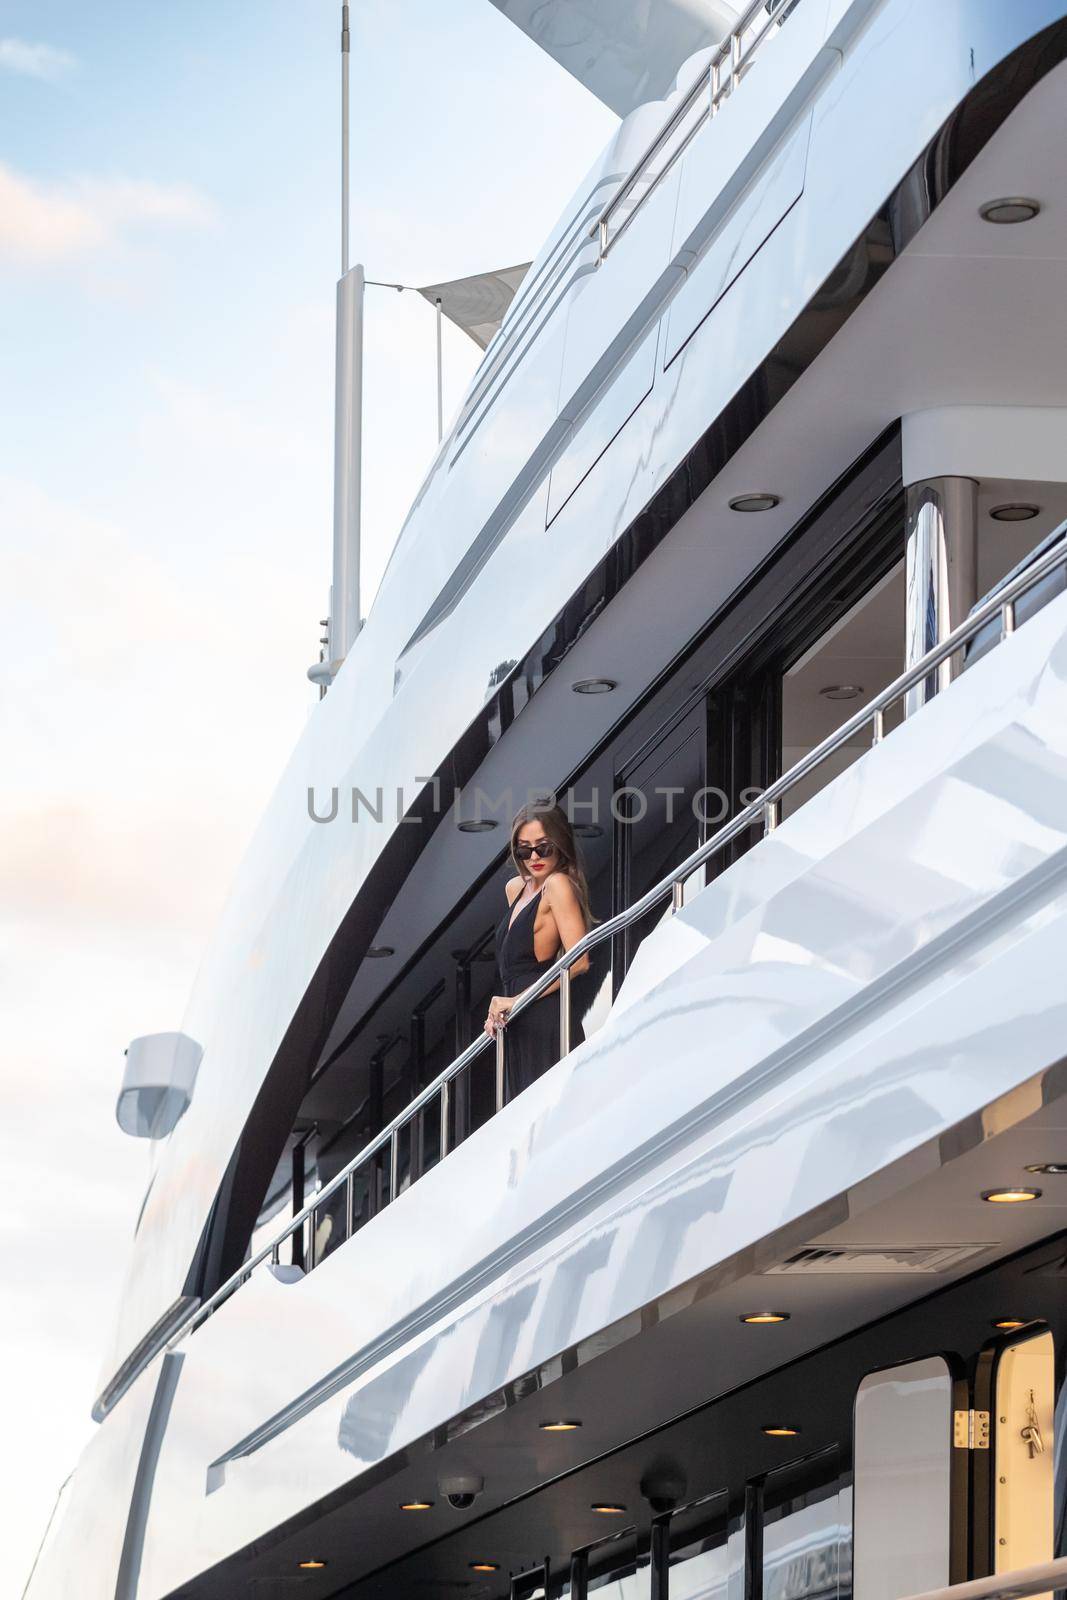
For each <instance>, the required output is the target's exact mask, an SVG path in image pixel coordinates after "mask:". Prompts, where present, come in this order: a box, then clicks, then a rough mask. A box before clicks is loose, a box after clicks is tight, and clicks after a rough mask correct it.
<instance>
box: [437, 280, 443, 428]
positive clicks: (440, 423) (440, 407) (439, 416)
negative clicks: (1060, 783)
mask: <svg viewBox="0 0 1067 1600" xmlns="http://www.w3.org/2000/svg"><path fill="white" fill-rule="evenodd" d="M436 304H437V442H438V444H440V443H441V440H442V439H443V438H444V436H445V407H444V393H443V390H442V387H441V296H440V295H438V297H437V301H436Z"/></svg>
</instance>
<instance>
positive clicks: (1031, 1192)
mask: <svg viewBox="0 0 1067 1600" xmlns="http://www.w3.org/2000/svg"><path fill="white" fill-rule="evenodd" d="M982 1199H983V1200H985V1201H987V1202H988V1204H989V1205H991V1206H1017V1205H1021V1204H1022V1203H1023V1201H1024V1200H1040V1199H1041V1190H1040V1189H1024V1188H1017V1189H983V1190H982Z"/></svg>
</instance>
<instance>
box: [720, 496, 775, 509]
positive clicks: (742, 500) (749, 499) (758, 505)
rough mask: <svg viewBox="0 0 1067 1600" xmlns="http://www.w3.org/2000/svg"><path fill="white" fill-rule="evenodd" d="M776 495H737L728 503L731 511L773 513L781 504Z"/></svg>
mask: <svg viewBox="0 0 1067 1600" xmlns="http://www.w3.org/2000/svg"><path fill="white" fill-rule="evenodd" d="M781 500H782V497H781V495H778V494H739V495H735V497H734V498H733V499H732V500H731V501H730V510H731V511H773V510H774V508H775V506H777V505H780V504H781Z"/></svg>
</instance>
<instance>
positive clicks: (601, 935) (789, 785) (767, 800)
mask: <svg viewBox="0 0 1067 1600" xmlns="http://www.w3.org/2000/svg"><path fill="white" fill-rule="evenodd" d="M1063 526H1064V532H1065V534H1067V523H1065V524H1064V525H1063ZM1061 566H1067V537H1065V538H1064V539H1063V540H1061V541H1060V543H1058V544H1056V545H1054V546H1053V547H1052V549H1050V550H1047V551H1046V552H1045V554H1044V555H1043V556H1042V557H1040V558H1039V559H1038V560H1037V561H1035V562H1034V563H1033V564H1032V566H1030V567H1028V568H1026V569H1025V570H1024V571H1023V572H1021V573H1019V574H1018V576H1017V577H1016V578H1014V579H1012V580H1011V582H1010V583H1006V584H1004V585H1003V586H1002V587H1001V588H1000V589H999V590H998V591H997V593H996V594H994V595H993V596H991V597H990V599H988V600H986V601H985V602H984V603H983V604H982V605H979V606H976V607H975V608H974V610H973V611H972V612H971V613H970V615H969V616H968V617H965V618H964V620H963V622H961V623H960V625H959V626H958V627H957V628H955V629H953V631H952V632H951V633H950V634H949V635H948V636H947V637H946V638H945V639H944V640H943V641H942V642H941V643H940V644H938V645H935V646H934V648H933V649H932V650H929V651H928V652H927V653H926V655H925V656H923V658H922V660H921V661H918V662H916V663H915V665H914V666H912V667H909V668H908V669H907V671H905V672H902V673H901V674H900V676H899V677H898V678H896V679H895V680H894V681H893V682H892V683H891V684H890V685H889V686H888V688H886V689H883V690H882V691H881V693H880V694H878V695H876V696H875V697H874V699H873V700H871V701H869V702H868V703H867V705H865V706H863V707H862V708H861V709H860V710H859V711H857V712H855V713H854V715H853V716H851V717H849V718H848V720H847V721H846V722H844V723H842V725H841V726H840V727H839V728H837V729H836V730H835V731H834V732H833V733H831V734H829V735H828V736H827V737H826V738H825V739H824V740H823V741H822V743H821V744H818V745H816V746H815V748H814V749H813V750H810V751H809V752H808V754H807V755H806V756H803V757H802V758H801V760H800V761H798V762H797V763H796V765H795V766H793V767H791V768H790V770H789V771H788V772H787V773H784V774H783V776H782V777H780V778H778V779H776V780H775V782H774V783H772V784H770V785H768V787H767V788H766V789H765V790H763V792H762V793H761V794H760V795H759V796H758V797H757V799H755V800H753V801H751V802H750V804H749V805H747V806H745V807H744V809H743V810H742V811H739V812H738V814H737V816H736V817H734V818H733V820H732V821H730V822H727V823H724V824H723V826H722V827H721V828H719V829H718V830H717V831H716V832H715V833H714V834H713V835H712V836H711V838H710V839H708V840H707V841H706V842H705V843H704V844H702V845H700V846H699V847H698V848H697V849H696V850H694V851H693V852H692V854H691V855H689V856H687V857H686V859H685V860H684V861H683V862H682V863H681V865H680V866H678V867H676V868H675V869H674V871H673V872H672V873H671V874H670V875H669V876H668V877H666V878H664V879H663V880H662V881H661V882H660V883H658V884H656V885H654V887H653V888H651V889H649V890H648V891H647V893H646V894H644V895H642V896H641V898H640V899H639V900H636V901H635V902H634V904H633V905H631V906H628V907H626V908H625V910H623V911H620V912H618V913H617V914H616V915H615V916H613V917H609V918H608V919H607V920H606V921H604V922H602V923H600V924H599V925H598V926H597V927H595V928H592V929H590V931H589V932H588V933H586V934H585V935H583V937H582V938H581V939H579V940H577V941H576V943H574V944H573V945H572V946H571V947H570V949H569V950H566V951H564V953H563V954H562V955H561V956H560V957H559V958H558V959H557V960H556V961H555V962H554V963H553V965H552V966H551V967H550V968H549V970H548V971H547V972H545V973H543V974H542V976H541V977H540V978H538V980H537V981H536V983H533V984H531V985H530V987H529V988H528V989H526V990H524V992H523V994H522V995H521V997H519V998H518V999H517V1000H516V1002H515V1005H514V1006H513V1007H512V1009H511V1013H510V1017H509V1021H508V1024H507V1025H506V1026H505V1027H504V1028H503V1029H501V1030H500V1031H499V1032H498V1033H497V1035H496V1039H495V1041H493V1040H491V1039H490V1038H489V1037H488V1035H485V1036H479V1038H477V1039H475V1040H474V1041H473V1042H472V1043H471V1044H469V1045H468V1046H467V1048H466V1049H465V1050H464V1051H463V1053H462V1054H461V1055H459V1056H457V1057H456V1059H455V1061H453V1062H452V1064H451V1066H448V1067H446V1068H445V1069H444V1070H443V1071H442V1072H441V1073H439V1074H438V1076H437V1077H436V1078H434V1080H433V1081H432V1082H431V1083H429V1084H427V1086H426V1088H425V1089H423V1090H422V1091H421V1093H419V1094H417V1095H416V1096H415V1098H414V1099H413V1100H412V1101H411V1103H410V1104H409V1105H408V1106H406V1107H405V1108H404V1110H403V1111H401V1112H399V1113H398V1114H397V1116H395V1117H394V1118H393V1119H392V1121H391V1122H390V1123H388V1124H387V1126H386V1127H384V1128H383V1129H382V1130H381V1132H380V1133H378V1134H376V1135H375V1136H374V1137H373V1138H372V1139H371V1140H370V1142H369V1143H368V1144H366V1145H365V1146H364V1147H363V1149H362V1150H361V1151H360V1152H359V1154H358V1155H356V1156H355V1157H354V1158H353V1159H352V1160H351V1161H350V1162H349V1163H348V1165H347V1166H346V1167H345V1168H343V1169H342V1171H341V1172H339V1173H338V1174H337V1176H336V1177H335V1178H333V1179H331V1181H330V1182H329V1183H328V1184H325V1185H324V1187H323V1188H322V1189H320V1190H319V1191H318V1192H317V1193H316V1195H315V1196H314V1198H313V1199H312V1200H311V1201H310V1202H309V1203H308V1204H307V1205H306V1206H305V1207H304V1208H303V1210H302V1211H300V1212H299V1213H298V1215H297V1216H295V1217H294V1218H293V1219H292V1221H291V1222H289V1223H287V1224H286V1227H285V1228H284V1229H283V1231H282V1232H281V1233H280V1234H279V1235H278V1236H277V1237H276V1238H275V1239H274V1240H272V1242H271V1243H270V1244H268V1245H265V1246H264V1247H263V1249H262V1250H260V1251H259V1252H258V1253H257V1254H256V1255H254V1256H253V1257H252V1258H251V1259H250V1260H248V1261H246V1262H245V1263H244V1264H243V1265H242V1266H241V1267H240V1268H239V1269H238V1271H237V1272H235V1273H234V1274H233V1275H232V1277H230V1278H228V1279H227V1281H226V1282H225V1283H224V1284H223V1285H222V1286H221V1287H220V1288H219V1289H217V1290H216V1291H215V1293H214V1294H213V1295H211V1296H210V1298H209V1299H207V1300H205V1301H204V1302H203V1303H202V1304H201V1305H199V1306H197V1307H196V1308H195V1309H193V1310H192V1311H191V1312H190V1313H189V1315H188V1316H187V1318H186V1319H185V1321H184V1322H182V1323H181V1324H180V1325H179V1327H178V1328H177V1329H176V1330H175V1331H174V1332H173V1334H172V1335H171V1337H170V1340H169V1344H170V1346H171V1347H173V1346H174V1345H175V1344H177V1343H178V1342H179V1341H180V1340H181V1339H182V1338H184V1337H185V1335H186V1334H187V1333H188V1332H189V1331H190V1330H191V1329H192V1328H194V1327H196V1326H198V1325H199V1324H200V1323H201V1322H202V1321H203V1320H204V1318H205V1317H208V1316H210V1314H211V1312H212V1311H213V1310H214V1309H215V1308H216V1306H218V1305H219V1304H220V1303H221V1302H222V1301H223V1300H225V1299H226V1298H228V1296H229V1295H230V1294H232V1293H233V1291H234V1290H235V1289H237V1288H239V1287H240V1285H241V1284H242V1283H244V1282H245V1281H246V1279H248V1278H249V1277H250V1276H251V1274H252V1273H253V1272H254V1270H255V1269H256V1267H258V1266H259V1265H261V1263H262V1262H264V1261H266V1260H267V1259H268V1258H270V1259H271V1260H272V1261H273V1262H275V1263H277V1262H278V1261H279V1257H280V1251H281V1247H282V1245H283V1244H284V1243H285V1241H286V1240H287V1239H290V1238H292V1236H293V1235H294V1234H296V1233H297V1232H298V1231H299V1230H301V1229H302V1228H303V1227H304V1226H305V1224H307V1223H310V1229H309V1233H310V1249H309V1252H308V1267H309V1270H310V1268H312V1267H314V1265H315V1255H314V1226H315V1225H314V1217H315V1214H316V1212H318V1211H321V1210H322V1209H323V1207H324V1205H325V1204H326V1202H327V1201H328V1200H329V1199H330V1198H331V1197H332V1196H334V1195H335V1194H337V1192H338V1191H339V1190H340V1189H341V1188H342V1187H343V1186H344V1185H345V1184H347V1183H350V1182H351V1181H352V1180H353V1179H354V1177H355V1175H356V1173H357V1172H358V1171H359V1170H360V1169H361V1168H363V1167H365V1166H367V1165H368V1164H369V1163H370V1162H372V1161H374V1160H376V1158H377V1157H378V1156H379V1155H380V1154H381V1153H382V1151H384V1150H385V1149H386V1147H387V1146H388V1147H389V1150H390V1171H391V1175H392V1181H391V1182H390V1189H389V1200H390V1203H391V1202H392V1201H393V1200H395V1199H396V1185H395V1179H396V1174H397V1165H398V1164H397V1153H398V1139H399V1135H400V1132H401V1130H402V1129H403V1128H404V1127H405V1126H406V1125H407V1124H408V1123H409V1122H414V1120H415V1118H416V1117H418V1116H419V1115H420V1114H421V1113H422V1112H423V1111H424V1110H425V1109H426V1108H427V1107H428V1106H429V1105H431V1104H432V1102H433V1101H434V1100H436V1099H438V1098H439V1097H440V1100H441V1107H442V1115H441V1158H442V1159H444V1156H445V1155H446V1154H447V1150H448V1140H447V1130H448V1103H449V1094H448V1089H449V1085H450V1084H451V1082H452V1080H453V1079H454V1078H457V1077H458V1076H459V1074H460V1073H461V1072H463V1071H465V1070H466V1069H467V1067H469V1066H470V1065H471V1064H472V1063H473V1062H474V1061H475V1060H476V1059H477V1058H478V1057H479V1056H480V1055H481V1053H482V1051H483V1050H487V1049H488V1048H489V1047H490V1045H491V1044H493V1043H494V1042H495V1045H496V1091H497V1092H496V1100H497V1109H498V1110H499V1109H500V1108H501V1106H502V1105H503V1102H504V1071H503V1069H504V1049H505V1044H504V1041H505V1036H506V1032H507V1027H508V1026H510V1023H511V1019H512V1018H515V1017H517V1016H520V1015H521V1014H522V1012H523V1011H525V1010H526V1008H527V1006H529V1005H532V1004H533V1003H534V1001H535V1000H537V999H538V998H539V997H540V996H541V994H542V993H543V992H544V991H545V990H546V989H547V988H549V987H550V986H551V985H552V984H554V983H555V982H556V981H557V980H558V982H559V985H560V1048H561V1055H560V1059H562V1057H563V1056H564V1055H566V1054H567V1053H568V1048H569V1035H570V969H571V967H572V966H573V965H574V963H575V962H576V961H577V960H579V959H580V958H581V957H582V956H583V955H585V954H586V952H587V951H589V950H592V949H594V948H595V947H596V946H597V945H599V944H601V943H603V942H604V941H605V940H606V939H610V938H612V937H613V936H614V935H615V934H616V933H621V932H622V931H623V930H624V929H626V928H629V927H630V926H632V924H633V923H635V922H637V921H639V920H640V918H641V917H643V916H644V915H645V913H646V912H648V911H650V910H651V909H652V908H653V907H654V906H656V905H658V904H659V903H660V902H661V901H663V900H665V899H667V898H668V897H670V899H671V900H672V904H673V907H674V909H675V910H677V909H679V908H680V904H681V895H680V892H679V890H680V886H681V885H682V884H683V883H684V881H685V879H687V878H688V877H689V876H690V874H691V873H693V872H695V871H696V869H697V868H698V867H700V866H702V865H704V863H705V862H707V861H709V860H711V858H712V857H713V856H714V855H716V854H718V853H719V852H720V851H722V850H723V849H724V848H725V847H726V846H727V845H728V844H731V843H732V842H733V841H734V840H735V839H736V838H738V837H739V836H740V835H741V834H743V833H745V832H746V831H747V830H748V829H749V828H751V827H752V826H753V825H755V824H757V823H762V825H763V828H764V833H765V834H768V833H771V832H773V831H774V829H775V828H776V827H777V826H778V823H779V821H780V818H781V803H782V800H783V799H784V798H785V797H786V796H787V795H788V794H789V792H790V790H791V789H793V788H795V787H796V785H797V784H798V783H801V782H802V781H803V780H804V779H805V778H806V777H807V776H808V775H809V774H810V773H811V772H813V771H814V770H815V768H817V767H818V766H819V765H821V763H822V762H823V761H824V760H826V758H827V757H828V756H831V755H833V754H834V752H835V751H837V750H838V749H840V747H841V746H842V745H844V744H847V743H848V742H849V740H850V739H851V737H852V735H853V734H854V733H856V732H858V731H859V730H861V729H862V728H864V727H866V726H867V725H868V724H870V726H871V742H872V745H876V744H879V743H880V742H881V740H882V739H883V738H884V737H885V713H886V711H887V710H888V709H889V708H890V707H891V706H892V705H893V704H894V703H895V702H896V701H898V700H901V699H903V698H904V696H905V695H906V694H907V693H908V691H909V690H910V689H912V688H914V687H915V686H916V685H917V684H919V683H922V682H923V680H924V679H926V678H928V677H929V676H930V675H931V673H933V672H934V671H935V670H936V669H937V667H939V666H940V665H941V663H942V662H944V661H948V660H949V659H950V657H952V656H953V655H955V653H956V652H957V651H958V650H959V649H960V648H961V647H962V646H963V645H965V644H966V643H967V642H968V641H969V640H970V639H972V638H974V636H975V635H976V634H977V633H979V632H980V631H981V629H982V628H984V627H985V625H986V623H988V622H990V621H992V620H993V619H994V618H996V617H998V616H999V618H1000V625H1001V631H1000V638H1001V639H1004V638H1007V637H1008V635H1009V634H1011V633H1013V632H1014V631H1015V603H1016V601H1017V600H1018V598H1019V596H1020V595H1022V594H1025V593H1026V592H1027V591H1028V590H1029V589H1032V588H1033V587H1034V586H1035V585H1036V584H1037V583H1039V582H1040V581H1041V579H1042V578H1045V577H1047V576H1048V574H1049V573H1050V572H1053V571H1055V570H1056V568H1057V567H1061ZM998 642H999V641H998ZM351 1211H352V1205H351V1194H350V1195H349V1205H348V1213H349V1219H350V1220H351Z"/></svg>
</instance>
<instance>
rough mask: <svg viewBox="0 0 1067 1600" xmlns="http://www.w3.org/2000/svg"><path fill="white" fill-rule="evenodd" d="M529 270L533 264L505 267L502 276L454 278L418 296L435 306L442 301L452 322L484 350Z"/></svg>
mask: <svg viewBox="0 0 1067 1600" xmlns="http://www.w3.org/2000/svg"><path fill="white" fill-rule="evenodd" d="M529 270H530V263H529V262H528V261H524V262H523V264H522V266H519V267H503V268H502V269H501V270H500V271H499V272H476V273H475V274H474V276H473V277H472V278H453V279H452V281H451V283H428V284H427V285H426V286H425V288H420V289H419V293H420V294H421V295H423V296H424V298H425V299H427V300H428V301H429V302H430V304H431V305H432V306H435V305H437V303H438V302H439V301H440V305H441V311H442V313H443V315H444V316H446V317H447V318H448V320H449V322H454V323H455V324H456V327H457V328H462V329H463V332H464V333H467V334H469V335H470V337H471V338H472V339H473V340H474V342H475V344H477V345H480V346H481V348H482V349H483V350H484V349H485V347H486V345H487V344H488V343H489V341H490V339H491V338H492V337H493V335H494V333H495V332H496V330H497V329H498V328H499V326H500V324H501V323H502V322H503V320H504V316H505V313H506V312H507V309H508V306H509V305H510V304H511V302H512V300H513V299H514V298H515V291H516V290H517V289H518V287H519V284H520V283H521V282H522V280H523V278H525V276H526V274H527V272H528V271H529Z"/></svg>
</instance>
